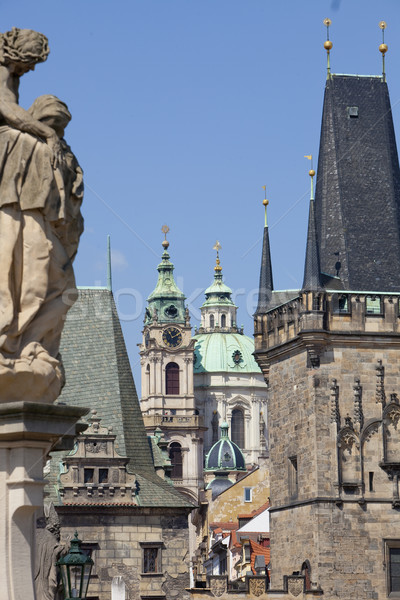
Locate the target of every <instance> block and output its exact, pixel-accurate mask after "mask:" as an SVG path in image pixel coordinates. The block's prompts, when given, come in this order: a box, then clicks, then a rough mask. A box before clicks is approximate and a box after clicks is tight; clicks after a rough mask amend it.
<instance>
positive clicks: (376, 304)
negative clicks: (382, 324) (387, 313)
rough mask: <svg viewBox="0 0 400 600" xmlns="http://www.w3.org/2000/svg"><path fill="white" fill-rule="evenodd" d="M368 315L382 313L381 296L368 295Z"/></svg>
mask: <svg viewBox="0 0 400 600" xmlns="http://www.w3.org/2000/svg"><path fill="white" fill-rule="evenodd" d="M365 308H366V312H367V315H381V314H382V303H381V298H380V297H379V296H367V298H366V302H365Z"/></svg>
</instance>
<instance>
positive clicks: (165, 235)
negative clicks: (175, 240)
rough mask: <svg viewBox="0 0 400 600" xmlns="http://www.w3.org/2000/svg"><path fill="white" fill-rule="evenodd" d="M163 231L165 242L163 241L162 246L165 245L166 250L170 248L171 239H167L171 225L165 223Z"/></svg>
mask: <svg viewBox="0 0 400 600" xmlns="http://www.w3.org/2000/svg"><path fill="white" fill-rule="evenodd" d="M161 231H162V232H163V234H164V240H163V242H162V246H163V248H164V250H166V249H167V248H168V246H169V241H168V240H167V233H168V232H169V227H168V225H163V226H162V227H161Z"/></svg>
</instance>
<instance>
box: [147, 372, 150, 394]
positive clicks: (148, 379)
mask: <svg viewBox="0 0 400 600" xmlns="http://www.w3.org/2000/svg"><path fill="white" fill-rule="evenodd" d="M146 388H147V393H148V394H150V365H147V366H146Z"/></svg>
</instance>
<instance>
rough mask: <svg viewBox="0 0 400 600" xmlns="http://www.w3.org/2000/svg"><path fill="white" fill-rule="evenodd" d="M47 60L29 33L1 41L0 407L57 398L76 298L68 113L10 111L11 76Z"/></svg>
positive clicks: (39, 108)
mask: <svg viewBox="0 0 400 600" xmlns="http://www.w3.org/2000/svg"><path fill="white" fill-rule="evenodd" d="M48 53H49V49H48V44H47V38H46V37H45V36H43V35H42V34H40V33H37V32H35V31H31V30H29V29H22V30H20V29H16V28H13V30H12V31H9V32H6V33H4V34H1V35H0V164H1V165H2V170H1V175H0V236H1V240H2V244H1V248H0V261H1V264H2V269H1V274H0V304H1V311H0V384H1V385H0V402H10V401H14V400H21V399H23V398H24V397H25V393H26V390H27V389H29V392H30V397H31V399H32V400H33V401H41V402H53V401H54V400H55V399H56V398H57V397H58V395H59V393H60V391H61V388H62V385H63V383H64V375H63V370H62V365H61V360H60V357H59V356H58V350H59V343H60V336H61V331H62V327H63V321H64V317H65V315H66V313H67V311H68V309H69V307H70V306H71V305H72V304H73V302H74V299H75V297H76V289H75V279H74V274H73V269H72V261H73V259H74V257H75V254H76V251H77V247H78V241H79V236H80V234H81V232H82V229H83V220H82V217H81V214H80V204H81V202H82V196H83V178H82V170H81V169H80V167H79V165H78V163H77V160H76V158H75V156H74V155H73V153H72V152H71V150H70V148H69V146H68V145H67V144H66V142H65V141H64V139H63V135H64V129H65V127H66V126H67V124H68V122H69V121H70V119H71V115H70V113H69V111H68V109H67V107H66V105H65V104H64V103H63V102H61V101H60V100H59V99H58V98H56V97H55V96H41V97H39V98H37V99H36V100H35V102H34V103H33V105H32V106H31V108H30V109H29V111H26V110H24V109H23V108H22V107H20V106H19V105H18V88H19V80H20V77H21V76H22V75H23V74H24V73H26V72H28V71H29V70H32V69H34V67H35V65H36V64H37V63H39V62H43V61H45V60H46V58H47V55H48Z"/></svg>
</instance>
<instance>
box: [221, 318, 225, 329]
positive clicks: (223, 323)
mask: <svg viewBox="0 0 400 600" xmlns="http://www.w3.org/2000/svg"><path fill="white" fill-rule="evenodd" d="M221 327H226V315H221Z"/></svg>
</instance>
